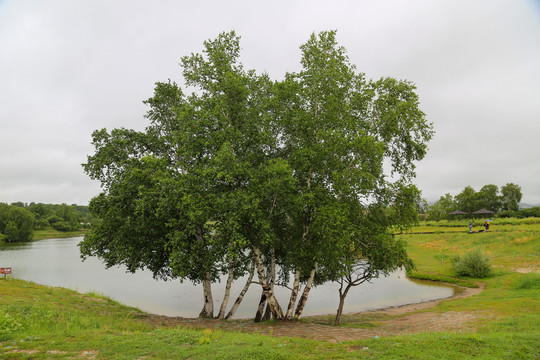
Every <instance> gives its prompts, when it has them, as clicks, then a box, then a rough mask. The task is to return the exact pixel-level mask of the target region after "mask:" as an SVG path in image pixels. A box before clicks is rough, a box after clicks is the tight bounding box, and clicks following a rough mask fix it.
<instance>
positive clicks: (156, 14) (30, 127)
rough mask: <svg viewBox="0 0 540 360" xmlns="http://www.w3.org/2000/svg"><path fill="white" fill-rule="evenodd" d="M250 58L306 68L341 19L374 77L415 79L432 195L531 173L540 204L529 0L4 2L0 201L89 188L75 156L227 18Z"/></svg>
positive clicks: (346, 40) (0, 16)
mask: <svg viewBox="0 0 540 360" xmlns="http://www.w3.org/2000/svg"><path fill="white" fill-rule="evenodd" d="M233 29H234V30H236V31H237V33H238V34H239V35H241V36H242V47H243V53H242V59H243V62H244V64H245V66H246V67H248V68H254V69H256V70H257V71H260V72H262V71H266V72H268V73H269V74H270V76H272V77H273V78H276V79H277V78H281V77H282V76H283V74H284V73H285V72H286V71H296V70H298V69H299V59H300V51H299V50H298V47H299V46H300V44H301V43H303V42H305V41H306V40H307V38H308V36H309V35H310V34H311V33H312V32H317V31H321V30H328V29H337V30H338V40H339V41H340V43H341V44H342V45H343V46H345V47H346V48H347V49H348V52H349V56H350V58H351V62H352V63H354V64H356V65H357V68H358V70H359V71H361V72H365V73H366V76H367V77H368V78H377V77H380V76H392V77H397V78H404V79H407V80H410V81H412V82H414V83H415V84H416V85H417V86H418V93H419V95H420V99H421V103H422V108H423V109H424V111H425V112H426V114H427V116H428V118H429V120H430V121H432V122H433V123H434V126H435V129H436V131H437V133H436V136H435V138H434V140H433V141H432V143H431V144H430V151H429V153H428V156H427V157H426V159H425V160H424V161H423V162H421V163H420V164H419V165H418V172H417V173H418V177H417V182H418V184H419V186H420V188H421V189H422V190H423V192H424V196H426V197H427V198H428V199H429V200H436V199H438V197H439V196H441V195H443V194H444V193H447V192H450V193H453V194H455V193H457V192H459V191H461V190H462V189H463V188H464V187H465V186H467V185H472V186H473V187H475V188H476V189H479V188H480V187H481V186H483V185H485V184H496V185H498V186H502V185H504V184H505V183H507V182H514V183H517V184H519V185H521V186H522V188H523V192H524V198H523V201H525V202H529V203H537V204H539V203H540V186H538V178H539V175H540V162H538V160H537V159H539V158H540V146H538V145H537V137H538V136H539V135H540V102H539V101H538V100H537V99H538V98H540V68H539V67H538V61H539V60H540V6H538V4H537V3H536V2H534V1H532V0H530V1H514V2H509V1H504V0H502V1H488V0H484V1H476V2H472V3H471V2H470V1H464V0H460V1H450V0H448V1H443V0H441V1H427V0H425V1H420V0H417V1H409V2H402V1H396V0H386V1H377V2H374V1H337V2H332V3H329V2H323V1H307V0H304V1H296V2H290V1H282V0H279V1H274V2H271V3H257V2H253V1H247V0H242V1H229V2H223V1H205V2H177V1H172V0H170V1H160V2H147V1H141V0H137V1H114V2H110V1H78V2H72V1H67V0H51V1H47V2H40V1H35V0H27V1H19V0H17V1H16V0H7V1H3V2H0V49H1V55H0V79H1V82H0V153H1V154H2V155H1V156H0V201H7V202H12V201H25V202H30V201H41V202H51V203H57V202H67V203H75V202H77V203H86V202H88V200H89V199H90V198H91V197H92V196H93V195H95V194H97V191H98V186H97V184H95V183H93V182H92V181H90V179H89V178H87V177H86V175H84V173H83V171H82V167H81V166H80V163H81V162H84V161H85V158H86V155H88V154H90V153H91V152H92V147H91V145H90V134H91V132H92V131H93V130H94V129H99V128H102V127H107V128H109V129H110V128H114V127H128V128H137V129H141V128H143V127H144V126H145V125H146V121H145V119H144V118H143V114H144V112H145V107H144V106H143V105H142V101H143V100H144V99H146V98H148V97H149V96H151V95H152V92H153V86H154V82H156V81H164V80H166V79H167V78H171V79H173V80H177V81H178V80H180V68H179V66H178V62H179V60H180V57H181V56H184V55H188V54H190V53H192V52H198V51H200V50H201V49H202V42H203V41H204V40H206V39H209V38H213V37H215V36H216V35H217V34H218V33H219V32H221V31H229V30H233Z"/></svg>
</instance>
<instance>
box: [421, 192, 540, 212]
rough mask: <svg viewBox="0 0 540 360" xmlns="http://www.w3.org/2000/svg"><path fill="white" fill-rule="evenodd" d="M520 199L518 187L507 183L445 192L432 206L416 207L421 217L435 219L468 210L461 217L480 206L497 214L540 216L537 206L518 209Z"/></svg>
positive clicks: (520, 194)
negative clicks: (453, 192) (454, 192)
mask: <svg viewBox="0 0 540 360" xmlns="http://www.w3.org/2000/svg"><path fill="white" fill-rule="evenodd" d="M521 198H522V192H521V186H519V185H517V184H513V183H507V184H506V185H504V186H502V187H501V188H500V189H499V187H498V186H496V185H493V184H488V185H484V186H483V187H482V188H481V189H480V190H478V191H476V190H475V189H473V188H472V187H471V186H466V187H465V188H464V189H463V191H462V192H461V193H459V194H457V195H455V196H453V195H452V194H450V193H448V194H445V195H443V196H441V197H440V199H439V200H437V201H436V202H435V203H434V204H432V205H431V206H427V204H425V205H426V206H424V207H423V208H422V207H421V208H420V209H419V210H420V212H423V213H424V216H423V218H424V219H427V220H435V221H437V220H445V219H450V218H455V215H450V213H451V212H453V211H455V210H459V211H463V212H465V213H467V215H462V217H470V216H472V214H473V213H474V212H475V211H478V210H480V209H486V210H490V211H492V212H493V213H494V214H495V215H496V216H497V217H517V218H526V217H540V207H531V208H527V209H521V208H520V207H519V203H520V201H521Z"/></svg>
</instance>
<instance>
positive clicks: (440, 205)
mask: <svg viewBox="0 0 540 360" xmlns="http://www.w3.org/2000/svg"><path fill="white" fill-rule="evenodd" d="M457 206H458V205H457V203H456V201H455V200H454V198H453V197H452V195H450V194H449V193H448V194H446V195H444V196H441V197H440V199H439V200H437V201H436V202H435V203H434V204H433V205H431V206H430V207H429V208H428V210H427V215H428V219H429V220H433V221H439V220H444V219H448V218H449V217H450V215H448V214H449V213H451V212H452V211H454V210H456V209H457Z"/></svg>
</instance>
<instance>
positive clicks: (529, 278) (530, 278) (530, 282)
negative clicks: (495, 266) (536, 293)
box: [515, 273, 540, 289]
mask: <svg viewBox="0 0 540 360" xmlns="http://www.w3.org/2000/svg"><path fill="white" fill-rule="evenodd" d="M515 287H516V289H540V274H536V273H529V274H526V275H523V276H521V277H520V278H519V279H518V280H517V281H516V284H515Z"/></svg>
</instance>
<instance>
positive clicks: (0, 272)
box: [0, 268, 11, 279]
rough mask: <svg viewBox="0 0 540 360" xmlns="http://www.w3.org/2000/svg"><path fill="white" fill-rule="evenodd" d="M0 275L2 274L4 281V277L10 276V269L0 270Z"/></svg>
mask: <svg viewBox="0 0 540 360" xmlns="http://www.w3.org/2000/svg"><path fill="white" fill-rule="evenodd" d="M0 274H4V279H5V278H6V275H8V274H11V268H0Z"/></svg>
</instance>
